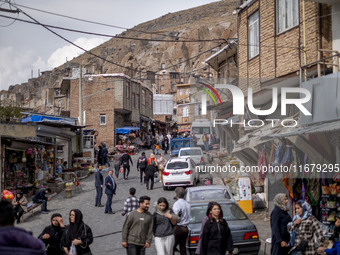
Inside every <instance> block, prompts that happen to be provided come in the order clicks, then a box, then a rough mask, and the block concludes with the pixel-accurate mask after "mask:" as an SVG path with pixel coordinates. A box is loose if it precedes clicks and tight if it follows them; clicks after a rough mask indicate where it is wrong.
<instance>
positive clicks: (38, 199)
mask: <svg viewBox="0 0 340 255" xmlns="http://www.w3.org/2000/svg"><path fill="white" fill-rule="evenodd" d="M48 193H51V189H50V188H47V189H42V190H39V191H38V192H37V194H35V195H34V197H33V199H32V200H33V203H36V204H42V205H41V213H48V212H49V210H47V201H50V200H51V198H50V197H49V198H47V197H46V194H48Z"/></svg>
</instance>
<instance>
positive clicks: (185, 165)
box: [162, 158, 199, 190]
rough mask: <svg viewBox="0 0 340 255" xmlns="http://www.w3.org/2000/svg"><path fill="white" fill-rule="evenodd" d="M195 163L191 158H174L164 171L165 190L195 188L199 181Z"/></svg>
mask: <svg viewBox="0 0 340 255" xmlns="http://www.w3.org/2000/svg"><path fill="white" fill-rule="evenodd" d="M195 167H196V165H195V162H194V161H193V160H192V159H190V158H172V159H170V160H169V161H168V162H167V164H166V166H165V169H164V171H163V178H162V179H163V189H164V190H167V189H168V188H169V187H178V186H194V185H196V184H197V182H198V181H199V172H197V171H195Z"/></svg>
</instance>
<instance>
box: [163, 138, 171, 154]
mask: <svg viewBox="0 0 340 255" xmlns="http://www.w3.org/2000/svg"><path fill="white" fill-rule="evenodd" d="M163 144H164V154H168V150H169V144H170V142H169V138H168V136H166V135H165V136H164V139H163Z"/></svg>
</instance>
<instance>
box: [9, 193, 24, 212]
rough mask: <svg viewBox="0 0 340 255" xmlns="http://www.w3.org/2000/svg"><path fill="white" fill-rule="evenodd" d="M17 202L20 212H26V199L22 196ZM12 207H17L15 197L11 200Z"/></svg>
mask: <svg viewBox="0 0 340 255" xmlns="http://www.w3.org/2000/svg"><path fill="white" fill-rule="evenodd" d="M19 202H20V206H21V208H22V210H24V212H27V207H26V205H27V199H26V197H25V196H22V197H21V198H20V200H19ZM12 205H13V207H16V206H17V200H16V199H15V197H14V199H13V200H12Z"/></svg>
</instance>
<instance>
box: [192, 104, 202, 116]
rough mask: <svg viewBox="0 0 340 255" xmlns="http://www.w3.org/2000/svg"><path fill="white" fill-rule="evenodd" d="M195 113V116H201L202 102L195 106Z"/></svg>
mask: <svg viewBox="0 0 340 255" xmlns="http://www.w3.org/2000/svg"><path fill="white" fill-rule="evenodd" d="M194 111H195V112H194V114H195V116H201V105H200V104H195V108H194Z"/></svg>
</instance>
